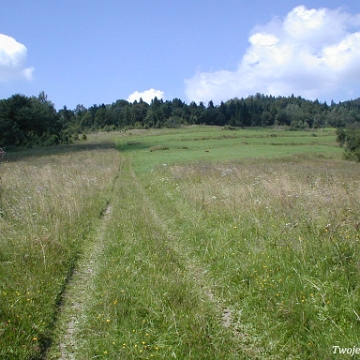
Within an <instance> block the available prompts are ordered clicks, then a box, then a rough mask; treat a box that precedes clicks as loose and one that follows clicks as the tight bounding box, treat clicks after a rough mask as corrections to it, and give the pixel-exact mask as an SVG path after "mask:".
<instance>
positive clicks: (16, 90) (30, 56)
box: [0, 0, 360, 109]
mask: <svg viewBox="0 0 360 360" xmlns="http://www.w3.org/2000/svg"><path fill="white" fill-rule="evenodd" d="M42 91H44V92H45V93H46V94H47V95H48V99H49V100H50V101H52V102H53V103H54V104H55V107H56V108H57V109H61V108H62V107H63V106H67V108H69V109H75V107H76V106H77V105H78V104H79V105H84V106H86V107H90V106H92V105H94V104H102V103H104V104H111V103H113V102H115V101H116V100H117V99H126V100H128V101H131V102H132V101H134V100H136V99H139V98H140V97H142V98H143V100H144V101H147V102H150V101H151V99H152V98H153V97H154V96H157V97H158V98H162V99H164V100H172V99H174V98H180V99H181V100H183V101H185V102H187V103H190V102H191V101H195V102H197V103H199V102H200V101H203V102H204V103H205V104H207V103H208V102H209V101H210V100H213V102H214V103H215V104H219V103H220V102H221V101H224V102H225V101H226V100H229V99H231V98H234V97H238V98H241V97H244V98H246V97H247V96H250V95H255V94H256V93H260V94H265V95H274V96H290V95H292V94H294V95H295V96H302V97H304V98H306V99H310V100H315V99H318V100H319V101H322V102H324V101H326V102H328V103H329V102H330V101H331V100H333V101H335V102H339V101H344V100H349V99H355V98H358V97H360V1H359V0H326V1H325V0H313V1H310V0H309V1H308V0H303V1H301V0H299V1H294V0H277V1H273V0H252V1H243V0H191V1H179V0H176V1H175V0H152V1H149V0H131V1H119V0H101V1H100V0H87V1H84V0H71V1H70V0H61V1H54V0H50V1H49V0H47V1H45V0H32V1H25V0H11V1H10V0H0V99H4V98H8V97H10V96H12V95H13V94H23V95H26V96H33V95H35V96H37V95H38V94H39V93H40V92H42Z"/></svg>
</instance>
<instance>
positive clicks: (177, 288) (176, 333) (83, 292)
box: [48, 157, 238, 360]
mask: <svg viewBox="0 0 360 360" xmlns="http://www.w3.org/2000/svg"><path fill="white" fill-rule="evenodd" d="M148 191H149V189H147V188H146V187H144V185H143V184H142V182H141V181H140V179H139V178H138V176H137V175H136V173H135V171H134V169H133V166H132V163H131V158H130V157H124V158H123V161H122V164H121V167H120V169H119V174H118V176H117V178H116V179H114V184H113V188H112V191H111V194H109V202H108V204H107V207H106V208H105V209H104V211H103V214H102V217H101V219H100V221H99V224H98V225H97V229H96V231H95V232H94V236H93V240H92V241H91V243H90V245H89V246H88V248H86V249H85V250H84V253H83V254H82V256H81V257H80V260H79V262H78V264H77V267H76V269H75V271H74V274H73V276H72V278H71V280H70V281H69V284H68V286H67V289H66V291H65V295H64V302H63V306H62V307H61V311H60V314H59V320H58V324H57V329H56V334H57V335H58V338H57V340H56V341H54V344H53V346H52V348H51V349H50V351H49V354H48V359H64V360H68V359H69V360H72V359H76V360H81V359H89V358H94V357H96V358H97V357H99V358H109V359H112V358H119V359H137V358H148V357H149V358H150V357H152V356H155V355H157V358H163V359H164V358H169V356H171V354H173V355H172V356H173V357H174V356H178V358H183V357H181V356H185V355H184V354H187V353H189V354H190V353H194V354H193V357H190V358H199V359H200V358H210V357H209V356H212V355H211V354H215V353H214V351H215V352H216V351H217V352H218V353H219V354H226V356H227V357H226V358H227V359H235V358H238V357H237V353H236V347H237V346H234V348H233V350H231V349H230V350H229V348H231V344H233V345H234V344H236V343H237V341H236V337H237V335H236V332H235V331H234V329H233V328H232V326H233V325H232V313H231V310H230V309H227V308H226V307H225V306H224V305H223V302H222V300H221V299H218V298H216V296H215V295H214V294H213V292H212V290H211V288H212V283H211V279H210V278H209V277H208V275H207V274H206V271H204V269H203V268H202V267H201V265H200V264H198V262H197V259H196V258H194V257H192V256H191V251H190V249H187V248H186V245H185V243H184V242H183V241H182V231H181V229H180V228H176V227H175V224H174V223H173V221H172V219H171V214H168V215H166V214H164V212H163V211H160V212H159V211H158V207H157V206H159V204H157V205H156V204H155V201H154V199H153V198H152V196H151V195H150V194H149V192H148ZM114 229H118V230H117V231H118V234H116V231H114ZM117 251H118V253H119V254H120V253H121V254H122V255H121V256H120V255H118V254H117ZM118 274H121V276H120V275H118ZM124 274H125V275H124ZM105 277H106V278H105ZM102 278H103V281H102ZM102 282H103V283H104V282H106V284H107V286H106V289H107V291H108V293H107V294H105V295H104V298H106V299H108V300H109V303H110V304H111V305H112V306H111V307H110V306H109V307H108V308H105V306H103V308H102V310H101V311H103V312H104V313H105V315H104V314H101V315H102V316H104V319H105V318H106V319H107V320H106V321H107V322H108V325H109V326H108V327H105V325H106V324H105V325H102V323H101V321H102V318H101V316H99V318H100V319H99V321H97V322H96V321H95V322H94V319H90V318H88V316H89V315H87V314H93V313H96V311H97V310H96V311H95V310H94V309H95V307H96V306H98V305H96V303H97V302H96V301H94V299H95V298H97V297H98V296H99V293H100V292H103V291H104V289H103V288H101V287H100V284H101V283H102ZM123 289H126V290H125V294H124V290H123ZM139 297H141V299H140V298H139ZM114 299H116V300H114ZM139 304H141V309H139V307H140V306H139ZM114 305H116V309H114V308H115V306H114ZM106 311H108V314H106ZM119 314H123V315H121V316H119ZM114 317H115V320H116V325H113V324H114V323H115V321H114V320H113V319H114ZM140 317H142V320H141V318H140ZM148 318H150V321H149V320H148ZM140 320H141V322H142V323H143V324H148V325H147V326H148V328H147V330H146V331H147V332H148V334H147V335H149V334H150V335H149V339H145V340H150V336H151V334H152V333H153V334H154V335H153V337H152V339H151V340H152V342H153V343H152V344H150V341H149V344H147V345H146V346H147V347H146V349H147V350H148V353H147V354H148V355H146V354H144V356H142V352H141V351H142V350H139V352H138V353H136V352H135V351H138V349H139V348H140V347H141V346H145V345H144V344H145V341H140V340H139V341H138V342H134V343H133V345H132V350H131V351H130V347H129V346H128V345H127V344H128V343H129V342H130V341H133V340H132V338H131V337H133V336H135V334H134V333H135V331H136V329H135V326H136V324H137V322H140ZM131 321H133V322H134V324H133V325H132V324H131ZM130 326H131V327H130ZM130 329H133V330H130ZM129 333H130V335H129ZM155 334H156V335H155ZM99 337H101V339H103V342H104V346H103V347H102V346H101V345H98V344H99ZM110 339H111V341H110ZM118 339H120V340H118ZM134 341H135V340H134ZM93 343H96V344H97V345H96V348H94V349H93V347H92V344H93ZM168 343H169V344H168ZM226 343H227V344H228V345H225V344H226ZM120 344H121V345H120ZM229 344H230V346H229ZM111 346H112V347H113V350H110V347H111ZM116 346H118V347H117V348H116ZM176 347H178V348H179V349H177V348H176ZM216 347H217V349H216ZM222 347H224V349H222ZM102 348H103V349H105V350H101V349H102ZM150 349H151V350H152V351H155V350H154V349H162V350H163V353H160V352H158V353H155V352H154V353H151V352H150ZM214 349H215V350H214ZM111 351H113V353H112V352H111ZM120 353H121V355H120ZM197 353H203V355H202V356H201V357H197V355H196V354H197ZM207 353H208V355H206V354H207ZM176 354H178V355H176ZM140 355H141V356H140ZM151 355H152V356H151ZM230 355H231V356H230ZM114 356H116V357H114ZM146 356H148V357H146ZM214 358H217V357H214Z"/></svg>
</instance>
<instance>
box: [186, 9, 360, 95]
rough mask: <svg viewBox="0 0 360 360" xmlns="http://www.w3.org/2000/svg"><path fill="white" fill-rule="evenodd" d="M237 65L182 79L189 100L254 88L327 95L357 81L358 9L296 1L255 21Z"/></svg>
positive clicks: (344, 92) (250, 92)
mask: <svg viewBox="0 0 360 360" xmlns="http://www.w3.org/2000/svg"><path fill="white" fill-rule="evenodd" d="M249 42H250V46H249V47H248V48H247V50H246V52H245V54H244V55H243V57H242V59H241V61H240V63H239V65H238V68H237V69H236V70H235V71H229V70H219V71H215V72H202V73H200V72H198V73H196V74H195V76H193V77H192V78H190V79H186V80H185V86H186V94H187V97H188V99H189V100H195V101H208V100H211V99H212V100H214V101H216V102H219V101H221V100H227V99H229V98H233V97H236V96H237V97H246V96H248V95H253V94H255V93H258V92H259V93H263V94H271V95H276V96H277V95H285V96H286V95H291V94H292V93H293V94H295V95H301V96H304V97H306V98H310V99H315V98H319V99H323V100H327V99H330V98H332V97H333V96H334V94H337V93H341V94H342V96H343V97H345V98H346V96H348V95H350V94H351V93H352V92H353V91H354V90H355V88H356V87H358V88H359V85H360V14H358V15H351V14H348V13H346V12H343V11H341V10H329V9H326V8H323V9H310V10H309V9H307V8H306V7H304V6H298V7H296V8H294V9H293V10H292V11H290V12H289V13H288V14H287V16H286V17H285V19H283V20H279V19H273V20H272V21H271V22H269V23H268V24H266V25H264V26H259V25H258V26H256V27H255V28H254V30H253V32H252V34H251V35H250V37H249Z"/></svg>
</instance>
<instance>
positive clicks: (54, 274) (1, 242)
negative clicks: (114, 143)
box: [0, 147, 119, 359]
mask: <svg viewBox="0 0 360 360" xmlns="http://www.w3.org/2000/svg"><path fill="white" fill-rule="evenodd" d="M72 149H73V151H75V150H76V148H72ZM63 151H64V153H63V154H62V153H57V154H56V155H55V154H54V155H46V153H41V155H42V156H26V157H25V158H23V159H22V157H21V156H18V157H17V159H14V160H13V161H11V156H9V159H10V160H9V161H8V162H3V163H2V164H1V177H2V195H1V199H0V269H1V270H0V304H1V305H0V358H1V359H29V358H33V359H36V358H41V356H43V354H44V351H45V349H46V348H47V347H48V345H49V344H50V341H51V335H52V329H53V326H54V323H55V320H56V313H57V311H58V306H59V304H60V301H61V298H62V293H63V290H64V287H65V285H66V282H67V280H68V278H69V277H70V276H71V273H72V271H73V268H74V266H75V263H76V261H77V258H78V255H79V254H80V253H81V251H82V248H83V246H84V244H86V242H88V239H89V238H90V237H91V230H92V227H93V224H94V223H96V221H97V220H98V219H99V217H100V214H101V211H102V209H103V208H104V207H105V205H106V201H107V192H108V190H109V188H110V187H111V184H112V181H113V179H114V177H115V176H116V174H117V172H118V166H119V154H118V153H117V152H116V151H115V150H101V149H99V150H93V151H86V150H84V151H80V152H76V151H75V152H72V150H71V147H67V148H63ZM67 151H70V152H67ZM31 153H32V152H31V151H30V153H29V154H27V155H31ZM34 153H35V155H36V153H37V152H36V151H35V152H34ZM34 153H33V154H34Z"/></svg>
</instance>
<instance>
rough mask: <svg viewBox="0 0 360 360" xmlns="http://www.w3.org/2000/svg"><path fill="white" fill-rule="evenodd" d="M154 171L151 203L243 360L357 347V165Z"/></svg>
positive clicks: (290, 163)
mask: <svg viewBox="0 0 360 360" xmlns="http://www.w3.org/2000/svg"><path fill="white" fill-rule="evenodd" d="M154 173H155V174H156V175H154V179H153V180H152V185H151V188H152V192H154V193H155V194H156V195H155V196H154V201H156V202H157V203H158V204H159V205H158V206H159V207H160V208H161V207H163V208H164V209H166V213H165V212H164V216H167V218H168V219H169V220H168V221H171V222H172V223H173V226H174V228H176V227H178V228H181V229H182V231H181V233H182V235H181V236H182V239H183V244H182V246H183V249H186V250H185V251H187V252H188V255H189V257H192V258H194V259H196V262H197V263H199V264H201V266H202V267H203V268H205V269H206V271H207V274H208V276H209V277H210V278H211V281H212V287H211V289H212V291H213V293H214V295H215V296H217V297H218V298H219V299H223V301H224V302H225V304H226V306H227V308H228V309H229V312H230V313H231V314H232V320H231V322H232V326H233V327H234V329H235V330H236V332H237V333H238V334H239V335H240V336H239V337H238V340H239V342H240V344H241V345H240V346H241V347H242V348H243V349H247V351H248V356H249V357H251V358H259V359H284V358H291V359H304V358H308V359H314V358H317V359H320V358H325V357H326V358H331V357H332V356H334V355H333V352H332V350H333V346H336V345H338V346H340V347H353V346H356V344H357V341H358V339H359V336H360V328H359V325H358V324H359V323H358V322H359V316H358V314H360V307H359V302H358V298H359V294H360V289H359V284H358V280H359V275H360V274H359V273H360V262H359V261H360V260H359V259H358V256H357V254H358V253H359V250H360V245H359V241H360V234H359V225H360V218H359V213H360V206H359V202H358V198H359V195H360V183H359V181H358V176H359V168H358V165H357V164H353V163H348V162H341V161H328V160H322V159H311V158H309V157H300V158H295V159H294V158H292V159H290V160H289V159H282V160H281V161H275V160H273V161H267V162H264V161H256V160H254V162H253V163H248V162H246V163H205V162H200V163H194V164H188V165H183V166H173V167H158V169H157V171H156V172H154ZM160 194H162V196H160Z"/></svg>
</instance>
